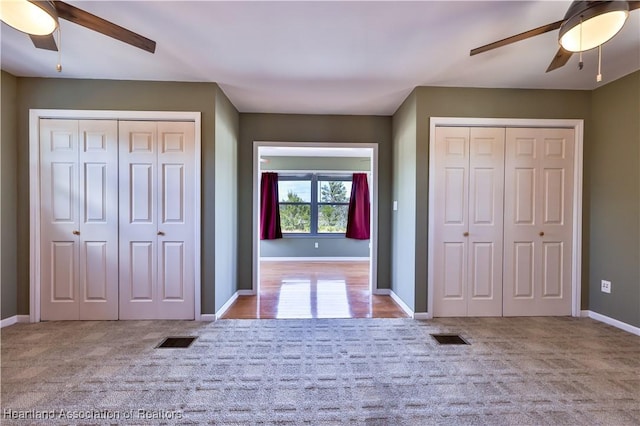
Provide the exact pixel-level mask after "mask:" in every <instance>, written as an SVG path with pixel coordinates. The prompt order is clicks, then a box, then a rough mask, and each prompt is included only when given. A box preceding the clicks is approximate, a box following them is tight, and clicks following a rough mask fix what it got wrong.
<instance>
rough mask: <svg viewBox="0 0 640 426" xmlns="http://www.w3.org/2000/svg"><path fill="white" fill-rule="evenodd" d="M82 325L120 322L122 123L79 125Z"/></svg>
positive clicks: (88, 122)
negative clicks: (119, 151)
mask: <svg viewBox="0 0 640 426" xmlns="http://www.w3.org/2000/svg"><path fill="white" fill-rule="evenodd" d="M79 136H80V141H79V146H80V152H79V162H78V164H79V169H80V193H79V200H80V218H81V224H80V280H79V292H80V300H81V302H80V319H91V320H115V319H118V122H117V121H112V120H81V121H79Z"/></svg>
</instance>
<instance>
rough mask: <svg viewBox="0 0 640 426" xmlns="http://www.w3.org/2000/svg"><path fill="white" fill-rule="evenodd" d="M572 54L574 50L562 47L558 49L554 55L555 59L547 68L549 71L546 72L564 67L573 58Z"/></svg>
mask: <svg viewBox="0 0 640 426" xmlns="http://www.w3.org/2000/svg"><path fill="white" fill-rule="evenodd" d="M571 55H573V52H569V51H568V50H565V49H564V48H562V47H560V49H558V52H557V53H556V56H554V57H553V60H552V61H551V63H550V64H549V68H547V71H545V72H549V71H553V70H555V69H558V68H560V67H563V66H564V65H565V64H566V63H567V61H568V60H569V59H570V58H571Z"/></svg>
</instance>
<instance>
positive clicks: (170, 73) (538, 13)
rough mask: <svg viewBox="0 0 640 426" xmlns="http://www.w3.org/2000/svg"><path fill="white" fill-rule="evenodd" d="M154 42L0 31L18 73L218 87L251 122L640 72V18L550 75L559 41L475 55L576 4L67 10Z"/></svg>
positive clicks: (567, 85) (68, 27) (549, 38)
mask: <svg viewBox="0 0 640 426" xmlns="http://www.w3.org/2000/svg"><path fill="white" fill-rule="evenodd" d="M69 3H71V4H73V5H75V6H77V7H80V8H82V9H85V10H87V11H89V12H91V13H93V14H96V15H98V16H100V17H102V18H105V19H107V20H110V21H113V22H115V23H117V24H119V25H121V26H124V27H126V28H129V29H131V30H133V31H136V32H138V33H140V34H142V35H144V36H146V37H149V38H151V39H153V40H155V41H156V42H157V50H156V53H155V54H149V53H147V52H144V51H142V50H138V49H136V48H133V47H130V46H128V45H125V44H123V43H120V42H118V41H116V40H113V39H111V38H108V37H105V36H103V35H100V34H97V33H95V32H92V31H90V30H87V29H85V28H82V27H79V26H77V25H75V24H72V23H69V22H67V21H61V28H62V65H63V71H62V73H57V72H56V70H55V66H56V64H57V61H58V59H57V53H55V52H49V51H45V50H40V49H36V48H34V47H33V45H32V44H31V41H30V40H29V38H28V37H27V36H26V35H24V34H22V33H19V32H17V31H15V30H13V29H12V28H10V27H8V26H7V25H5V24H2V33H1V36H2V42H1V51H0V54H1V59H2V69H4V70H6V71H8V72H10V73H12V74H14V75H17V76H32V77H56V78H90V79H126V80H167V81H201V82H217V83H218V84H219V85H220V87H221V88H222V89H223V90H224V92H225V93H226V94H227V96H228V97H229V98H230V99H231V101H232V102H233V104H234V105H235V106H236V107H237V108H238V110H239V111H241V112H288V113H309V114H320V113H322V114H326V113H330V114H376V115H390V114H393V113H394V112H395V111H396V109H397V108H398V106H399V105H400V104H401V103H402V101H403V100H404V99H405V98H406V97H407V95H408V94H409V93H410V92H411V91H412V90H413V88H414V87H416V86H465V87H518V88H547V89H593V88H595V87H597V86H598V85H599V84H605V83H607V82H610V81H613V80H615V79H617V78H620V77H622V76H624V75H626V74H629V73H631V72H633V71H635V70H638V69H640V10H636V11H634V12H632V13H631V15H630V17H629V19H628V21H627V24H626V25H625V27H624V28H623V29H622V31H621V32H620V33H619V34H618V35H617V36H616V37H615V38H614V39H613V40H611V41H610V42H609V43H607V44H606V45H605V46H604V48H603V66H602V72H603V82H602V83H596V80H595V76H596V73H597V71H596V70H597V53H596V52H597V50H594V51H590V52H587V53H586V54H585V55H584V56H585V59H584V60H585V67H584V69H583V70H582V71H578V69H577V62H578V59H577V55H574V57H573V58H571V60H570V61H569V63H568V64H567V65H566V66H565V67H563V68H561V69H559V70H556V71H553V72H550V73H548V74H546V73H545V70H546V68H547V66H548V64H549V62H550V61H551V59H552V57H553V55H554V54H555V52H556V50H557V47H558V45H557V31H554V32H551V33H547V34H544V35H541V36H537V37H535V38H533V39H529V40H525V41H522V42H519V43H516V44H513V45H510V46H506V47H502V48H499V49H497V50H494V51H491V52H487V53H483V54H481V55H477V56H474V57H470V56H469V50H470V49H472V48H474V47H478V46H480V45H483V44H486V43H490V42H493V41H496V40H498V39H501V38H504V37H508V36H511V35H514V34H516V33H519V32H522V31H526V30H529V29H532V28H534V27H537V26H540V25H544V24H547V23H551V22H555V21H558V20H560V19H562V18H563V16H564V14H565V12H566V10H567V8H568V6H569V4H570V1H516V2H504V1H471V2H457V1H441V2H438V1H418V2H394V1H376V2H364V1H352V2H347V1H323V2H295V1H285V2H272V1H258V2H245V1H233V2H216V1H69Z"/></svg>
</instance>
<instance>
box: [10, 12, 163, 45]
mask: <svg viewBox="0 0 640 426" xmlns="http://www.w3.org/2000/svg"><path fill="white" fill-rule="evenodd" d="M58 18H60V19H65V20H67V21H69V22H73V23H74V24H78V25H81V26H83V27H85V28H88V29H90V30H93V31H96V32H99V33H101V34H104V35H107V36H109V37H112V38H115V39H116V40H120V41H122V42H124V43H127V44H130V45H131V46H135V47H137V48H139V49H142V50H144V51H147V52H150V53H155V50H156V42H155V41H153V40H150V39H148V38H146V37H143V36H141V35H140V34H136V33H134V32H133V31H129V30H128V29H126V28H123V27H121V26H119V25H116V24H114V23H113V22H110V21H107V20H105V19H102V18H100V17H98V16H96V15H93V14H91V13H89V12H86V11H84V10H82V9H79V8H77V7H75V6H72V5H70V4H68V3H65V2H63V1H58V0H55V1H35V0H1V3H0V19H1V20H2V21H3V22H5V23H6V24H8V25H9V26H11V27H13V28H15V29H17V30H19V31H22V32H24V33H27V34H29V37H31V41H32V42H33V44H34V45H35V47H37V48H39V49H47V50H56V51H57V50H58V46H57V45H56V41H55V39H54V37H53V32H54V31H55V30H56V29H57V28H58Z"/></svg>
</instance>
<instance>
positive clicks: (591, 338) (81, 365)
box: [0, 318, 640, 425]
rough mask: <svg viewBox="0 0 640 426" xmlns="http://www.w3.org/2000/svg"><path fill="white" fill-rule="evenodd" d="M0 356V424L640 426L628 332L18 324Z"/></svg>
mask: <svg viewBox="0 0 640 426" xmlns="http://www.w3.org/2000/svg"><path fill="white" fill-rule="evenodd" d="M441 332H453V333H459V334H460V335H461V336H462V337H464V338H465V339H466V340H467V341H468V342H469V343H471V344H470V345H468V346H462V345H458V346H441V345H438V343H437V342H436V341H435V340H434V339H433V338H432V337H431V336H430V334H431V333H441ZM175 335H177V336H181V335H194V336H198V339H197V340H196V341H195V343H194V344H193V345H192V346H191V347H190V348H188V349H156V348H155V346H156V345H157V344H158V343H160V341H161V340H162V339H163V338H164V337H166V336H175ZM1 354H2V359H1V365H2V390H1V396H2V400H1V409H2V412H1V413H0V414H1V417H0V423H2V424H174V423H175V424H309V425H318V424H323V425H324V424H360V425H405V424H406V425H429V424H456V425H457V424H470V425H481V424H490V425H521V424H522V425H524V424H528V425H558V424H575V425H638V424H640V337H638V336H634V335H632V334H629V333H625V332H623V331H620V330H618V329H615V328H613V327H610V326H607V325H604V324H601V323H598V322H595V321H593V320H590V319H575V318H511V319H509V318H487V319H439V320H432V321H414V320H410V319H351V320H344V319H336V320H222V321H218V322H217V323H195V322H181V321H157V322H151V321H120V322H108V321H105V322H53V323H40V324H17V325H14V326H11V327H7V328H4V329H2V348H1ZM19 417H22V419H19ZM25 417H26V419H25ZM42 417H44V419H42V420H40V419H39V418H42ZM12 418H13V419H14V420H11V419H12Z"/></svg>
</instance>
